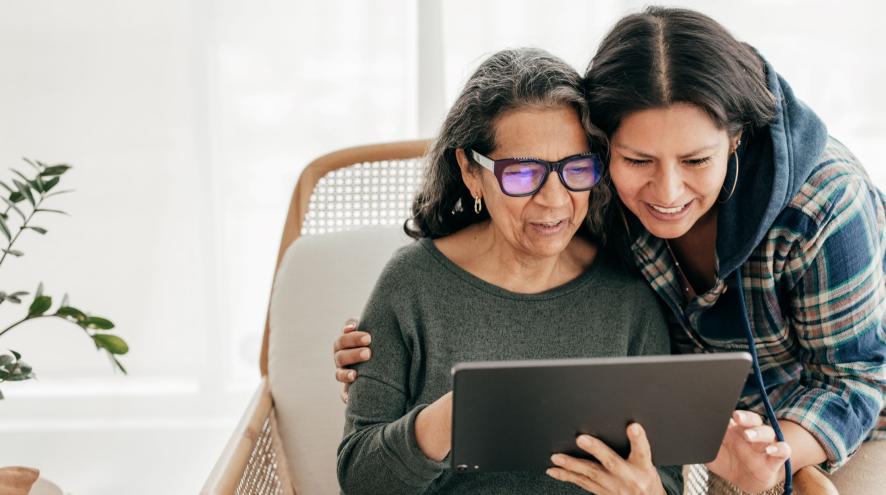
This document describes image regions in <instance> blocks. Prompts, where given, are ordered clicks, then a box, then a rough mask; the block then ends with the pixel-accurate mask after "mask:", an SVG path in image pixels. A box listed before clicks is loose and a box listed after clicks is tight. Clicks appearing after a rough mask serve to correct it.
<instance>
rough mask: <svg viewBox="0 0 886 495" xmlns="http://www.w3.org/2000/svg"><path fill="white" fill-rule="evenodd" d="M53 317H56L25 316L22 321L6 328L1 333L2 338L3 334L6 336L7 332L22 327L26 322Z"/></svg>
mask: <svg viewBox="0 0 886 495" xmlns="http://www.w3.org/2000/svg"><path fill="white" fill-rule="evenodd" d="M52 316H55V315H40V316H25V317H24V318H22V319H21V320H19V321H17V322H15V323H13V324H12V325H9V326H8V327H6V328H4V329H3V330H2V331H0V337H2V336H3V334H5V333H6V332H8V331H10V330H12V329H13V328H15V327H17V326H19V325H21V324H22V323H24V322H26V321H28V320H36V319H37V318H49V317H52Z"/></svg>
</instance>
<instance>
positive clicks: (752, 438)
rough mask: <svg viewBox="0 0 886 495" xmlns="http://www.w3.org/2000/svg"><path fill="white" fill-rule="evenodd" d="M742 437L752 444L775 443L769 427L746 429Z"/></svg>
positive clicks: (772, 431) (772, 432)
mask: <svg viewBox="0 0 886 495" xmlns="http://www.w3.org/2000/svg"><path fill="white" fill-rule="evenodd" d="M742 435H743V436H744V439H745V440H747V441H748V442H751V443H753V444H768V443H773V442H775V441H776V438H775V430H773V429H772V427H771V426H765V425H764V426H757V427H755V428H746V429H745V430H744V431H743V432H742Z"/></svg>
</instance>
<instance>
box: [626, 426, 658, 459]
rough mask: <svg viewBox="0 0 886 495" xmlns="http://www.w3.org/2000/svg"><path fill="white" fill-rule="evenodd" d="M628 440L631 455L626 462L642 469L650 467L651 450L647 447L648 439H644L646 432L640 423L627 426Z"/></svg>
mask: <svg viewBox="0 0 886 495" xmlns="http://www.w3.org/2000/svg"><path fill="white" fill-rule="evenodd" d="M628 440H629V441H630V442H631V454H630V455H629V456H628V462H630V463H631V464H635V465H638V466H642V467H648V466H651V465H652V448H651V447H649V439H648V438H646V430H644V429H643V427H642V426H640V423H634V424H631V425H628Z"/></svg>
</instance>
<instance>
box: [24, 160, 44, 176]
mask: <svg viewBox="0 0 886 495" xmlns="http://www.w3.org/2000/svg"><path fill="white" fill-rule="evenodd" d="M22 160H24V161H26V162H27V163H28V165H30V166H32V167H34V169H35V170H37V171H38V172H40V171H41V170H43V167H42V165H43V164H42V163H40V160H37V163H34V161H33V160H31V159H30V158H26V157H22Z"/></svg>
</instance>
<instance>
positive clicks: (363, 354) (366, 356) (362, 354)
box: [360, 349, 369, 359]
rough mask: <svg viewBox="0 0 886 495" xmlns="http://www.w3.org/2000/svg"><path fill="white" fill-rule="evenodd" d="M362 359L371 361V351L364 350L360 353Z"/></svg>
mask: <svg viewBox="0 0 886 495" xmlns="http://www.w3.org/2000/svg"><path fill="white" fill-rule="evenodd" d="M360 357H361V358H363V359H369V349H363V350H362V351H360Z"/></svg>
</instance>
